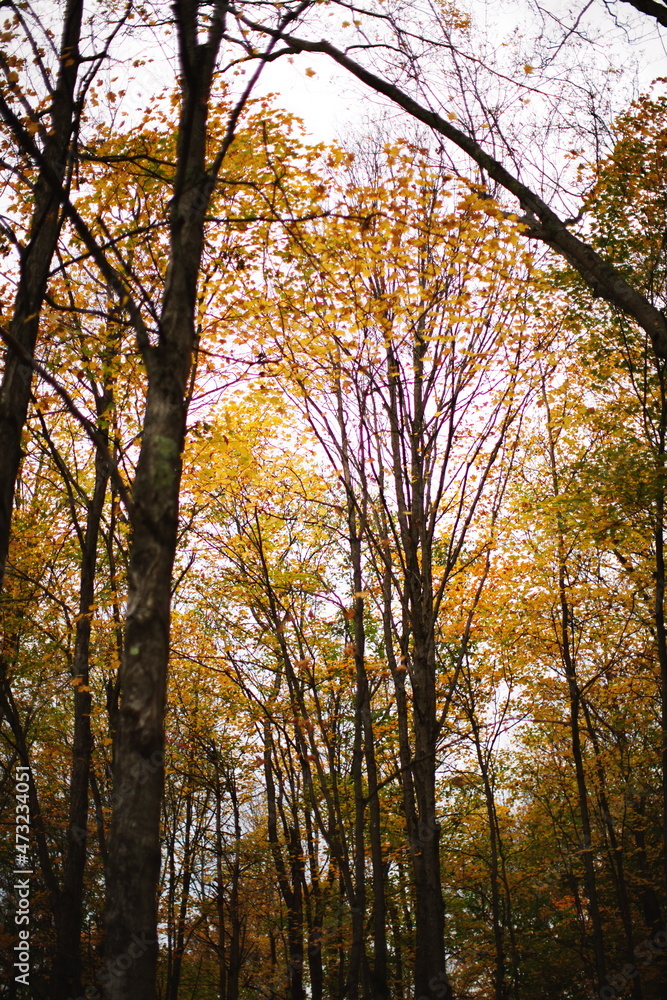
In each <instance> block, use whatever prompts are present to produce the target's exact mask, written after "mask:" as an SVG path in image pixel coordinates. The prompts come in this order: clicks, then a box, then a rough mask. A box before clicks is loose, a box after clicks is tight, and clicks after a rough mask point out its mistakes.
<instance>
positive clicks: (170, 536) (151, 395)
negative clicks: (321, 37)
mask: <svg viewBox="0 0 667 1000" xmlns="http://www.w3.org/2000/svg"><path fill="white" fill-rule="evenodd" d="M174 12H175V20H176V25H177V30H178V33H179V43H180V60H181V72H182V76H181V91H182V100H181V110H180V120H179V131H178V152H177V170H176V179H175V185H174V196H173V199H172V202H171V206H170V219H169V223H170V255H169V263H168V269H167V279H166V282H165V289H164V297H163V301H162V309H161V316H160V323H159V330H158V343H157V345H155V346H153V345H151V344H147V343H145V342H144V343H142V344H141V347H142V351H143V355H144V362H145V364H146V370H147V375H148V391H147V399H146V414H145V418H144V425H143V436H142V445H141V451H140V455H139V461H138V465H137V471H136V477H135V482H134V487H133V494H132V499H133V505H132V541H131V548H130V560H129V585H128V605H127V618H126V626H125V642H124V657H123V662H122V666H121V703H120V710H119V716H118V730H117V735H116V746H115V767H114V793H113V813H112V820H111V833H110V838H109V865H108V890H107V909H106V957H107V961H106V965H105V966H104V968H103V969H102V970H101V973H100V974H99V975H98V978H100V980H101V982H102V985H103V988H104V989H105V990H106V993H107V995H108V997H109V998H110V1000H153V998H154V995H155V971H156V961H157V953H158V940H157V896H156V890H157V884H158V877H159V870H160V839H159V832H160V807H161V801H162V789H163V784H164V764H163V761H164V710H165V697H166V682H167V664H168V659H169V625H170V602H171V574H172V568H173V562H174V557H175V552H176V539H177V527H178V504H179V491H180V481H181V468H182V465H181V455H182V452H183V445H184V438H185V418H186V410H187V402H186V400H187V387H188V380H189V378H190V373H191V366H192V352H193V346H194V337H195V320H194V317H195V301H196V291H197V281H198V274H199V263H200V259H201V251H202V241H203V224H204V214H205V209H206V205H207V203H208V198H209V196H210V190H211V185H210V181H209V178H208V177H207V176H206V169H205V164H206V159H205V155H206V139H207V116H208V110H209V93H210V85H211V80H212V74H213V70H214V66H215V62H216V58H217V51H218V47H219V43H220V37H221V31H222V23H221V15H220V12H219V11H216V12H214V16H213V20H212V24H211V27H210V30H209V35H208V39H207V41H206V42H205V43H198V41H197V31H198V14H197V4H196V3H194V2H191V0H189V2H177V3H176V4H175V5H174ZM137 333H138V334H139V331H137Z"/></svg>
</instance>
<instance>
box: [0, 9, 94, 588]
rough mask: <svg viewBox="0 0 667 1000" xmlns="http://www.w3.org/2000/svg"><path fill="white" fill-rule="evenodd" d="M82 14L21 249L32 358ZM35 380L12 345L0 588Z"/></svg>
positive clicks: (0, 427)
mask: <svg viewBox="0 0 667 1000" xmlns="http://www.w3.org/2000/svg"><path fill="white" fill-rule="evenodd" d="M82 16H83V0H67V3H66V4H65V7H64V12H63V31H62V38H61V42H60V64H59V70H58V78H57V80H56V85H55V89H54V92H53V98H52V101H51V108H50V124H49V126H48V136H47V139H46V142H45V145H44V149H43V165H42V167H41V169H40V170H39V173H38V177H37V183H36V185H35V189H34V194H33V199H34V208H33V212H32V219H31V223H30V234H29V238H28V244H27V246H26V247H25V248H24V249H23V252H22V254H21V262H20V272H19V281H18V289H17V292H16V298H15V299H14V307H13V311H12V318H11V322H10V325H9V333H10V336H11V337H12V338H13V340H14V341H15V342H16V343H17V344H18V345H19V347H20V348H21V349H22V350H23V352H25V354H26V355H27V356H28V358H32V357H33V355H34V352H35V344H36V342H37V333H38V329H39V320H40V315H41V310H42V303H43V301H44V295H45V292H46V285H47V281H48V277H49V270H50V267H51V260H52V258H53V255H54V253H55V249H56V245H57V242H58V237H59V235H60V230H61V228H62V221H63V220H62V215H61V212H60V208H59V195H58V193H57V192H56V191H54V190H53V186H52V183H51V180H52V179H53V178H54V177H58V178H59V177H62V176H63V173H64V170H65V166H64V165H65V163H66V161H67V158H68V155H69V150H70V143H71V140H72V135H73V131H74V127H75V119H76V99H75V89H76V82H77V75H78V70H79V65H80V60H79V39H80V33H81V19H82ZM0 115H1V116H2V118H3V119H4V120H5V121H8V122H9V123H10V127H11V117H12V112H11V110H10V108H9V107H8V105H7V104H6V102H5V100H4V97H1V96H0ZM31 381H32V371H31V370H30V368H29V367H28V365H27V364H26V363H25V361H24V360H22V359H21V358H20V357H19V356H18V355H17V353H16V352H15V351H13V350H11V348H8V349H7V352H6V357H5V366H4V372H3V376H2V384H1V385H0V589H2V582H3V579H4V574H5V564H6V561H7V552H8V549H9V533H10V527H11V519H12V506H13V502H14V491H15V488H16V477H17V476H18V471H19V465H20V462H21V433H22V431H23V426H24V424H25V421H26V416H27V413H28V404H29V402H30V385H31Z"/></svg>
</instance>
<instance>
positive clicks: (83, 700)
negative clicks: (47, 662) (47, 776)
mask: <svg viewBox="0 0 667 1000" xmlns="http://www.w3.org/2000/svg"><path fill="white" fill-rule="evenodd" d="M110 402H111V397H110V394H109V393H108V392H104V393H103V394H102V395H101V396H100V398H99V399H98V404H97V415H98V417H103V416H104V413H105V411H106V409H107V406H108V405H109V404H110ZM108 481H109V468H108V463H107V461H106V457H105V456H104V455H103V454H102V452H101V450H100V449H97V451H96V455H95V486H94V490H93V495H92V498H91V500H90V503H89V504H88V516H87V522H86V532H85V536H84V544H83V550H82V552H81V582H80V589H79V614H78V618H77V623H76V635H75V640H74V663H73V670H72V675H73V680H74V738H73V744H72V772H71V776H70V791H69V829H68V835H67V853H66V857H65V871H64V878H63V885H62V891H61V893H60V896H59V898H58V905H57V909H56V953H55V959H54V965H53V972H52V992H53V998H54V1000H67V998H68V997H70V996H80V995H81V994H82V992H83V988H82V984H81V925H82V919H83V876H84V869H85V865H86V846H87V831H88V785H89V782H90V760H91V754H92V748H93V741H92V734H91V729H90V712H91V707H92V699H91V695H90V688H89V680H90V678H89V652H90V633H91V622H92V617H93V611H92V607H93V602H94V598H95V573H96V568H97V545H98V540H99V533H100V522H101V519H102V512H103V509H104V501H105V498H106V491H107V484H108Z"/></svg>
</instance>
